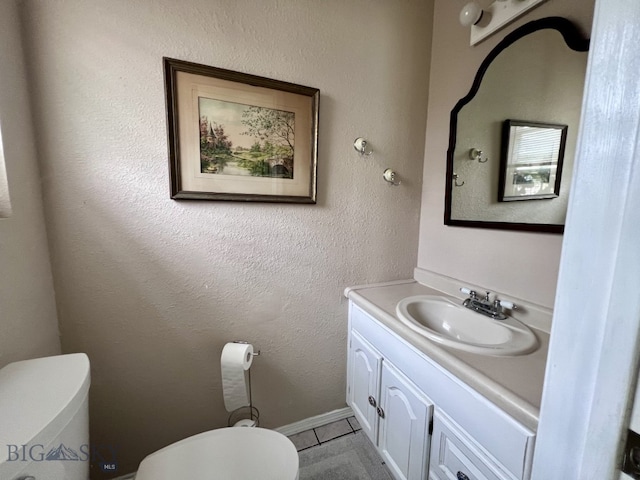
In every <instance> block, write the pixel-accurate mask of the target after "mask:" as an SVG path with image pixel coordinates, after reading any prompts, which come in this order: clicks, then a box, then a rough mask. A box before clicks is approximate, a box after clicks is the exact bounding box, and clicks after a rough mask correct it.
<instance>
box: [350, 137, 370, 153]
mask: <svg viewBox="0 0 640 480" xmlns="http://www.w3.org/2000/svg"><path fill="white" fill-rule="evenodd" d="M353 148H355V149H356V151H357V152H358V153H359V154H360V155H366V156H369V155H371V154H372V153H373V150H372V149H371V145H369V142H367V141H366V140H365V139H364V138H362V137H358V138H356V139H355V141H354V142H353Z"/></svg>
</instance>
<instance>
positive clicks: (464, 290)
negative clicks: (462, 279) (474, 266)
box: [460, 287, 477, 298]
mask: <svg viewBox="0 0 640 480" xmlns="http://www.w3.org/2000/svg"><path fill="white" fill-rule="evenodd" d="M460 291H461V292H462V293H464V294H466V295H469V296H470V297H471V298H476V296H477V293H476V291H475V290H471V289H470V288H468V287H460Z"/></svg>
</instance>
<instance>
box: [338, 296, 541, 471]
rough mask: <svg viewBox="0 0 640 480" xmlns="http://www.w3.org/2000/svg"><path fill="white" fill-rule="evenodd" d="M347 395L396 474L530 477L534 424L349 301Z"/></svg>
mask: <svg viewBox="0 0 640 480" xmlns="http://www.w3.org/2000/svg"><path fill="white" fill-rule="evenodd" d="M347 403H348V404H349V405H350V406H351V408H352V409H353V411H354V414H355V416H356V418H357V419H358V421H359V422H360V425H361V426H362V429H363V431H364V432H365V433H366V434H367V435H368V437H369V438H370V439H371V441H372V442H373V443H374V445H376V447H377V449H378V451H379V453H380V454H381V455H382V457H383V458H384V460H385V462H386V464H387V466H388V467H389V469H390V471H391V472H392V473H393V475H394V476H395V478H396V479H398V480H400V479H403V480H404V479H407V480H427V479H428V480H528V479H529V478H530V468H531V460H532V455H533V444H534V440H535V433H534V432H532V431H531V430H530V429H528V428H526V427H525V426H523V425H522V424H520V423H519V422H517V421H516V420H515V419H513V418H512V417H511V416H509V415H508V414H506V413H505V412H504V411H503V410H501V409H500V408H498V407H497V406H496V405H494V404H493V403H491V402H490V401H489V400H487V399H486V398H484V397H483V396H481V395H480V394H478V393H477V392H476V391H475V390H473V389H472V388H471V387H469V386H468V385H466V384H465V383H463V382H462V381H461V380H459V379H458V378H457V377H455V376H454V375H453V374H451V373H450V372H449V371H447V370H446V369H444V368H443V367H441V366H440V365H438V364H437V363H436V362H434V361H433V360H431V359H430V358H429V357H428V356H427V355H425V354H424V353H422V352H421V351H419V350H418V349H417V348H415V347H414V346H412V345H411V344H410V343H409V342H408V341H406V340H405V339H403V338H401V337H400V336H399V335H397V334H396V333H394V332H393V331H392V330H391V329H389V328H388V327H387V326H385V325H384V324H383V323H382V322H379V321H378V320H376V319H375V318H374V317H373V316H371V315H369V314H368V313H366V312H365V311H364V310H362V309H361V308H360V307H359V306H357V305H355V304H354V303H353V302H352V301H350V303H349V352H348V366H347Z"/></svg>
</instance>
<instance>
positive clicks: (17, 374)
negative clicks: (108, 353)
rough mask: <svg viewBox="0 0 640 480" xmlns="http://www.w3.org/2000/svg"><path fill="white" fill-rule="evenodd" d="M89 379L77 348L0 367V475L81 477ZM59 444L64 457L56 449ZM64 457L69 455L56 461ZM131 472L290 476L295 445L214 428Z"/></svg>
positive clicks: (145, 478)
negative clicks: (0, 450)
mask: <svg viewBox="0 0 640 480" xmlns="http://www.w3.org/2000/svg"><path fill="white" fill-rule="evenodd" d="M89 383H90V377H89V359H88V357H87V356H86V355H85V354H83V353H75V354H70V355H57V356H53V357H46V358H38V359H34V360H25V361H21V362H15V363H12V364H10V365H7V366H6V367H4V368H2V369H0V391H2V392H3V394H2V395H0V440H1V442H0V445H7V446H9V450H8V451H9V455H7V458H3V457H0V479H2V480H5V479H6V480H16V479H22V478H32V477H33V478H46V479H47V480H88V478H89V460H90V459H89V456H90V455H89V453H88V452H89V451H90V449H89V407H88V398H87V394H88V391H89ZM61 450H64V452H65V453H66V455H67V457H66V458H62V457H60V456H59V451H61ZM53 454H58V456H57V457H55V458H54V457H51V455H53ZM68 455H72V456H74V455H75V458H68ZM45 456H46V458H45ZM69 459H72V460H77V461H58V460H69ZM135 478H136V480H175V479H176V478H188V479H194V480H195V479H198V480H200V479H203V480H208V479H213V478H215V479H220V480H227V479H229V480H253V479H258V478H259V479H263V480H297V478H298V452H297V451H296V447H295V446H294V445H293V443H292V442H291V440H289V439H288V438H287V437H285V436H284V435H282V434H280V433H278V432H274V431H272V430H266V429H264V428H250V427H230V428H221V429H218V430H211V431H209V432H204V433H201V434H199V435H195V436H193V437H189V438H185V439H184V440H181V441H179V442H176V443H174V444H172V445H169V446H167V447H165V448H163V449H161V450H159V451H157V452H155V453H152V454H151V455H149V456H148V457H146V458H145V459H144V460H143V461H142V463H141V464H140V467H139V470H138V473H137V474H136V477H135Z"/></svg>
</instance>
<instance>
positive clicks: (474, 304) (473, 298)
mask: <svg viewBox="0 0 640 480" xmlns="http://www.w3.org/2000/svg"><path fill="white" fill-rule="evenodd" d="M460 291H461V292H462V293H465V294H467V295H469V298H467V299H465V301H464V302H462V306H464V307H467V308H468V309H470V310H473V311H474V312H477V313H481V314H482V315H485V316H487V317H491V318H493V319H494V320H504V319H505V318H507V316H506V315H505V314H504V313H503V311H502V310H503V308H509V309H511V310H514V309H515V308H517V307H516V305H515V304H514V303H513V302H507V301H506V300H498V299H497V298H494V300H493V301H491V298H490V297H491V292H487V294H486V295H485V296H484V298H478V294H477V293H476V291H475V290H471V289H470V288H466V287H462V288H461V289H460Z"/></svg>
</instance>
